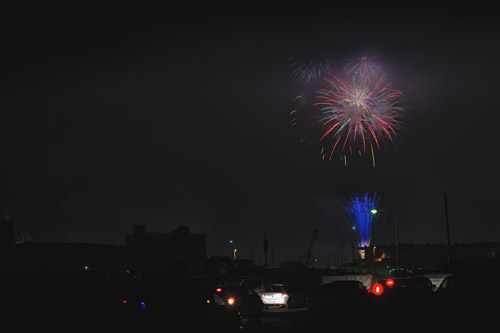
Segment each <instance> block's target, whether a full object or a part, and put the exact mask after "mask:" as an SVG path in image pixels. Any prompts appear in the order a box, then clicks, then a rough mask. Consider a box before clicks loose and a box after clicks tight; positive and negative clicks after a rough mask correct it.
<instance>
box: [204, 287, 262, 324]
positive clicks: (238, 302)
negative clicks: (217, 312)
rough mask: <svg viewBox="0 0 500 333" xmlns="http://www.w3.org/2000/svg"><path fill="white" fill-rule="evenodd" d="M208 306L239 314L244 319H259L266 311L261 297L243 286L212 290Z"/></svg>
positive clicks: (207, 300)
mask: <svg viewBox="0 0 500 333" xmlns="http://www.w3.org/2000/svg"><path fill="white" fill-rule="evenodd" d="M206 303H207V304H211V305H212V306H214V307H218V308H220V309H224V310H225V311H229V312H231V311H232V312H237V313H239V315H240V316H241V317H243V318H248V319H257V318H259V317H260V315H261V314H262V311H263V310H264V304H263V303H262V300H261V298H260V296H259V295H258V294H257V293H256V292H255V291H254V290H253V289H249V288H244V287H241V286H221V287H217V288H215V289H214V290H212V292H211V294H210V295H209V296H208V298H207V299H206Z"/></svg>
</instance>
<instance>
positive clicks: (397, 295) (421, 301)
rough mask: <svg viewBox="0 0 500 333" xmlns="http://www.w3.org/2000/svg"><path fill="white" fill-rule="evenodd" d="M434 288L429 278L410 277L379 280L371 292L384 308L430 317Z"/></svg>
mask: <svg viewBox="0 0 500 333" xmlns="http://www.w3.org/2000/svg"><path fill="white" fill-rule="evenodd" d="M434 288H435V286H434V285H433V284H432V282H431V280H430V279H429V278H427V277H424V276H409V277H393V278H388V279H383V280H379V281H378V282H377V283H375V284H374V285H373V286H372V289H371V291H372V293H373V294H374V295H375V303H376V304H378V305H380V306H383V307H384V308H387V307H389V308H391V310H397V311H399V312H402V311H406V312H408V313H414V314H424V313H425V314H427V315H430V314H431V312H432V309H431V306H432V302H433V299H434V298H433V296H434V295H433V294H434Z"/></svg>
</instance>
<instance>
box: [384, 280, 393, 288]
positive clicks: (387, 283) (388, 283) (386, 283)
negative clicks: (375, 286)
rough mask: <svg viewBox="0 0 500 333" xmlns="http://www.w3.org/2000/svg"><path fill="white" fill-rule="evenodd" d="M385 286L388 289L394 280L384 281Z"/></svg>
mask: <svg viewBox="0 0 500 333" xmlns="http://www.w3.org/2000/svg"><path fill="white" fill-rule="evenodd" d="M385 285H386V286H388V287H392V286H393V285H394V280H393V279H387V281H385Z"/></svg>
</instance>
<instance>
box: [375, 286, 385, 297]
mask: <svg viewBox="0 0 500 333" xmlns="http://www.w3.org/2000/svg"><path fill="white" fill-rule="evenodd" d="M372 292H373V293H374V294H375V295H377V296H379V295H382V293H383V292H384V287H382V285H381V284H380V283H376V284H375V285H374V286H373V288H372Z"/></svg>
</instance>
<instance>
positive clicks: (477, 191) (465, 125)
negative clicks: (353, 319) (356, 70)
mask: <svg viewBox="0 0 500 333" xmlns="http://www.w3.org/2000/svg"><path fill="white" fill-rule="evenodd" d="M234 5H235V6H236V5H239V4H238V3H235V4H234ZM304 6H307V7H306V8H300V7H298V6H290V7H286V8H272V7H266V6H260V5H257V4H255V3H248V4H247V5H246V7H243V8H242V7H241V6H236V7H234V8H233V7H225V6H222V5H220V6H213V7H208V6H207V7H205V8H192V7H191V6H187V5H185V6H184V7H182V6H179V5H171V6H166V5H163V7H154V6H153V7H147V6H139V7H125V6H124V7H120V8H99V9H96V8H92V9H90V8H84V7H81V8H80V7H77V6H74V7H71V8H70V7H68V8H62V9H61V8H58V10H57V11H56V10H52V9H51V8H30V9H26V8H12V10H10V11H9V10H5V11H4V12H3V13H2V18H1V20H0V22H1V23H0V24H1V40H2V58H3V61H2V62H1V73H2V74H1V82H2V86H1V92H0V103H1V104H0V108H1V109H0V110H1V113H0V126H1V143H0V151H1V158H2V163H1V166H0V168H1V169H0V171H1V174H0V175H1V176H0V177H1V186H0V212H1V213H2V215H4V214H8V215H9V216H10V217H11V218H12V219H14V220H15V223H16V230H17V231H18V232H25V233H28V234H29V235H31V237H32V238H33V241H35V242H93V243H105V244H117V245H122V244H124V242H125V234H126V233H131V232H132V231H133V225H134V224H139V223H141V224H146V225H147V228H148V230H149V231H158V232H170V231H171V230H172V229H173V228H175V227H176V226H177V225H180V224H185V225H187V226H188V227H190V228H191V231H192V232H195V233H206V234H207V250H208V255H210V256H213V255H229V254H230V250H229V245H228V242H229V240H230V239H232V240H234V244H235V246H236V247H237V248H238V254H239V256H240V257H247V258H254V259H255V261H256V262H259V261H262V260H263V259H262V258H263V255H262V241H263V239H264V233H265V232H266V233H267V238H268V240H269V250H270V251H273V253H274V255H275V260H276V261H286V260H297V259H298V258H299V256H303V255H304V254H305V252H306V251H307V248H308V245H309V241H310V238H311V235H312V232H313V230H314V228H317V229H318V230H319V234H318V237H319V238H318V247H317V253H316V256H318V257H319V258H320V259H321V260H322V261H323V262H326V261H327V256H328V255H329V256H330V261H331V263H333V262H334V261H335V260H343V261H348V260H350V256H351V254H350V253H351V249H350V246H351V244H352V243H354V242H355V241H356V238H355V235H354V233H353V231H352V230H350V229H349V227H348V222H349V216H348V214H347V212H346V210H345V209H344V207H343V205H345V204H346V202H347V200H348V199H349V194H353V193H362V192H370V193H373V192H377V194H378V195H379V196H380V202H379V208H383V209H386V210H388V211H391V212H393V213H394V214H396V215H397V217H398V220H399V224H400V242H402V243H411V242H414V243H427V242H428V243H437V242H440V243H444V242H446V229H445V217H444V205H443V193H444V192H447V193H448V194H449V195H450V198H451V199H453V201H450V203H449V220H450V236H451V241H452V242H482V241H499V240H500V223H499V222H500V221H499V220H498V212H496V210H497V209H498V208H497V207H498V206H499V203H500V198H499V194H498V185H499V184H498V151H499V150H498V143H499V138H498V123H499V118H500V108H499V105H498V99H497V97H498V89H499V83H498V82H499V81H498V77H499V74H500V65H499V64H500V62H499V60H498V58H499V54H500V44H499V43H498V36H499V32H500V29H499V28H500V23H499V22H500V20H499V17H498V16H497V14H496V13H497V11H496V10H491V9H489V8H473V9H471V8H453V9H449V8H442V9H436V8H430V7H429V8H424V7H420V8H391V9H388V8H389V7H387V8H385V7H378V8H376V7H357V8H354V7H353V8H345V7H335V6H333V5H330V6H328V7H321V5H316V6H315V5H313V4H309V5H304ZM323 6H324V5H323ZM367 51H368V52H371V54H376V56H377V57H378V58H379V59H381V61H382V62H383V63H384V66H385V67H386V68H387V69H388V70H389V71H390V72H391V75H392V78H393V82H394V85H397V87H398V89H400V90H402V91H403V92H404V94H405V97H404V107H405V109H406V111H405V113H406V114H405V119H404V122H405V124H406V125H405V131H404V132H403V133H401V134H400V135H399V136H398V137H397V139H396V140H395V142H394V144H391V145H387V146H384V147H383V149H382V150H380V151H377V157H376V158H377V160H376V162H377V164H376V167H375V168H373V167H372V166H371V164H370V163H367V164H364V165H363V164H356V165H349V164H348V165H347V167H345V166H344V165H343V164H342V163H325V162H322V161H321V158H320V155H319V152H318V151H317V149H316V147H314V145H313V146H311V147H309V146H307V145H305V144H301V143H300V142H299V138H298V137H297V135H296V133H295V132H294V131H293V129H292V128H291V127H290V122H289V115H288V113H289V112H290V110H291V105H292V99H293V98H294V97H295V96H297V95H298V94H299V93H300V87H299V84H298V83H297V82H296V80H294V79H293V78H292V77H291V73H290V69H289V68H288V67H289V66H290V64H291V62H292V61H293V59H298V58H300V59H304V58H307V57H308V56H312V55H314V54H318V53H321V54H324V55H327V56H328V57H330V58H331V59H332V60H333V61H336V60H339V59H345V58H349V57H352V56H353V55H354V56H357V55H359V54H361V53H362V52H367ZM392 222H393V221H392V219H391V217H390V215H386V216H385V217H384V215H380V216H377V217H376V220H375V224H374V230H373V237H372V242H373V243H378V244H382V243H393V242H394V237H395V236H394V225H393V223H392Z"/></svg>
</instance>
